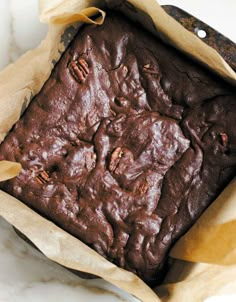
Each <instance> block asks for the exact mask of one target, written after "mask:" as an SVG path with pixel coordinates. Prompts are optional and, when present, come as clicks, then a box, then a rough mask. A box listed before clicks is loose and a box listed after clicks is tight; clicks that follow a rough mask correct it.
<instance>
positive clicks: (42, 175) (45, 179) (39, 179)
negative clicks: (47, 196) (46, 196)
mask: <svg viewBox="0 0 236 302" xmlns="http://www.w3.org/2000/svg"><path fill="white" fill-rule="evenodd" d="M48 180H49V175H48V173H47V172H46V171H43V172H41V173H39V175H38V176H37V177H36V181H37V182H38V183H39V184H45V183H47V182H48Z"/></svg>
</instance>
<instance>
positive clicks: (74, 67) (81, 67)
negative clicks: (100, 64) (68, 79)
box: [68, 58, 89, 84]
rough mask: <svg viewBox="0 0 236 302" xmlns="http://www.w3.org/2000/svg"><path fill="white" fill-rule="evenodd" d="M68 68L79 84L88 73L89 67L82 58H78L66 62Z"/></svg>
mask: <svg viewBox="0 0 236 302" xmlns="http://www.w3.org/2000/svg"><path fill="white" fill-rule="evenodd" d="M68 68H69V71H70V74H71V75H72V76H73V78H74V79H75V80H76V81H77V82H78V83H79V84H82V83H84V82H85V80H86V78H87V76H88V74H89V68H88V63H87V62H86V61H85V60H84V59H82V58H80V59H78V60H76V61H70V63H69V64H68Z"/></svg>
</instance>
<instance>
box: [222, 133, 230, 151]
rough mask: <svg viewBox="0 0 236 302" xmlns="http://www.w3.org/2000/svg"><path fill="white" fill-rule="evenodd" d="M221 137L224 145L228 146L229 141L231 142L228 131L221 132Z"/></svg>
mask: <svg viewBox="0 0 236 302" xmlns="http://www.w3.org/2000/svg"><path fill="white" fill-rule="evenodd" d="M220 139H221V144H222V146H224V147H227V146H228V142H229V138H228V135H227V134H226V133H224V132H221V133H220Z"/></svg>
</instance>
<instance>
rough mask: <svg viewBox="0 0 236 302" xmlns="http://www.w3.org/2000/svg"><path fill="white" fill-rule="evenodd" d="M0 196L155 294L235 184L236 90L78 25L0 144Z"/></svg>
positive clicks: (143, 38)
mask: <svg viewBox="0 0 236 302" xmlns="http://www.w3.org/2000/svg"><path fill="white" fill-rule="evenodd" d="M3 159H5V160H10V161H16V162H20V163H21V164H22V167H23V169H22V171H21V173H20V175H19V176H18V177H16V178H14V179H12V180H9V181H6V182H2V183H1V185H0V187H1V188H2V189H3V190H4V191H6V192H8V193H9V194H11V195H13V196H15V197H16V198H18V199H20V200H22V201H23V202H24V203H26V204H27V205H28V206H30V207H31V208H33V209H34V210H36V211H37V212H39V213H40V214H42V215H43V216H45V217H47V218H48V219H50V220H51V221H53V222H55V223H56V224H57V225H58V226H60V227H61V228H63V229H64V230H66V231H68V232H69V233H71V234H73V235H74V236H76V237H77V238H79V239H80V240H82V241H83V242H85V243H86V244H87V245H89V246H90V247H92V248H93V249H94V250H96V251H97V252H98V253H99V254H101V255H102V256H104V257H105V258H107V259H108V260H110V261H111V262H113V263H115V264H117V265H118V266H120V267H122V268H125V269H127V270H129V271H131V272H134V273H135V274H137V275H138V276H140V277H141V278H142V279H143V280H144V281H145V282H146V283H147V284H149V285H151V286H154V285H156V284H158V283H160V282H161V280H162V278H163V276H164V272H163V269H164V267H165V263H166V259H167V254H168V251H169V249H170V247H171V246H172V245H173V243H174V242H175V241H176V240H177V239H178V238H179V237H180V236H181V235H182V234H183V233H184V232H185V231H186V230H187V229H188V228H189V227H190V226H191V225H192V224H193V223H194V222H195V221H196V219H197V218H198V217H199V215H200V214H201V213H202V212H203V211H204V209H206V207H207V206H208V205H209V204H210V203H211V202H212V201H214V199H215V198H216V197H217V196H218V195H219V193H220V192H221V191H222V190H223V189H224V187H225V186H226V185H227V184H228V183H229V181H230V180H231V179H232V178H233V177H234V175H235V166H236V90H235V87H233V86H230V85H229V84H226V83H225V82H224V80H222V79H220V78H218V77H217V76H216V75H214V74H213V73H211V72H210V71H208V70H207V69H205V68H204V67H202V66H200V65H199V64H197V63H196V62H194V61H192V59H190V58H188V57H186V56H185V55H184V54H182V53H180V52H179V51H178V50H176V49H174V48H172V47H170V46H168V45H166V44H165V43H164V42H162V41H160V40H158V39H157V38H156V37H154V36H153V35H152V34H150V33H148V32H147V31H146V30H145V29H143V28H142V27H141V26H140V25H138V24H136V23H133V22H131V21H130V20H128V19H126V18H125V17H123V16H122V15H120V14H118V13H117V12H108V14H107V17H106V20H105V22H104V24H103V25H102V26H96V25H85V26H84V27H83V28H82V29H80V30H79V32H78V34H77V36H76V37H75V39H74V40H73V41H72V43H71V44H70V46H69V47H68V49H67V50H66V51H65V53H64V54H63V55H62V57H61V59H60V61H59V62H58V63H57V65H56V66H55V68H54V69H53V71H52V74H51V76H50V78H49V79H48V80H47V82H46V83H45V85H44V87H43V88H42V90H41V91H40V93H39V94H38V95H36V96H35V97H34V99H33V100H32V102H31V104H30V106H29V107H28V109H27V110H26V112H25V114H24V115H23V117H22V118H21V119H20V120H19V121H18V122H17V123H16V125H15V126H14V127H13V129H12V130H11V132H10V133H9V134H8V135H7V137H6V139H5V140H4V142H3V143H2V144H1V145H0V160H3Z"/></svg>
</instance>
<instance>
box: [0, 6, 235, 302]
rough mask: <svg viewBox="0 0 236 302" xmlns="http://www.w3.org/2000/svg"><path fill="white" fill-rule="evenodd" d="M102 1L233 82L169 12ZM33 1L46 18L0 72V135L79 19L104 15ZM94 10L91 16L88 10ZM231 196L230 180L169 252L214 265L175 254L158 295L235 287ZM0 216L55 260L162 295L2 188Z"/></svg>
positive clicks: (204, 293)
mask: <svg viewBox="0 0 236 302" xmlns="http://www.w3.org/2000/svg"><path fill="white" fill-rule="evenodd" d="M107 2H108V4H109V5H110V6H116V8H118V9H120V10H122V11H123V12H124V13H125V14H127V15H128V16H130V17H131V18H133V19H137V20H141V21H142V23H143V24H144V25H145V26H146V27H148V28H149V29H150V30H151V31H152V32H154V33H156V34H157V35H159V36H162V37H165V39H168V40H169V41H170V43H171V44H173V45H175V47H177V48H180V49H181V50H183V51H184V52H186V53H188V54H191V55H193V56H194V57H195V58H197V59H199V60H200V61H201V62H202V63H204V64H206V65H208V66H209V68H211V69H213V70H214V71H215V72H217V73H218V74H220V75H221V76H223V77H225V79H226V80H228V81H230V82H234V83H235V81H236V75H235V73H234V72H233V70H232V69H231V68H230V67H229V66H228V65H227V63H226V62H225V61H224V60H223V59H222V58H221V57H220V55H219V54H218V53H217V52H216V51H215V50H213V49H211V48H210V47H209V46H207V45H205V44H204V43H203V42H202V41H201V40H200V39H198V38H197V37H196V36H195V35H193V34H191V33H189V32H188V31H187V30H185V29H184V28H183V27H182V26H181V25H180V24H178V23H177V22H176V21H175V20H174V19H172V18H171V17H169V16H168V15H167V14H166V13H165V12H164V11H163V10H162V9H161V7H160V6H159V5H158V3H157V2H156V1H155V0H145V1H142V0H130V1H129V2H128V1H107ZM39 3H40V11H41V14H40V19H41V20H42V21H43V22H47V23H48V24H49V30H48V34H47V37H46V39H45V40H44V41H42V43H41V44H40V45H39V47H38V48H36V49H34V50H32V51H30V52H28V53H26V54H25V55H23V56H22V57H21V58H20V59H19V60H18V61H17V62H16V63H15V64H12V65H10V66H8V67H7V68H6V69H5V70H4V71H3V72H1V73H0V141H2V140H3V139H4V137H5V135H6V134H7V132H8V131H9V130H10V129H11V127H12V126H13V125H14V124H15V122H16V121H17V120H18V119H19V118H20V115H21V114H22V113H23V111H24V110H25V109H26V108H27V106H28V104H29V102H30V101H31V99H32V97H33V96H34V95H35V94H36V93H37V92H38V91H39V90H40V89H41V87H42V85H43V84H44V82H45V81H46V79H47V78H48V77H49V75H50V72H51V70H52V68H53V65H54V64H55V62H56V61H57V60H58V59H59V58H60V55H61V53H62V51H63V50H64V49H65V47H66V46H67V45H68V43H69V42H70V41H71V39H72V38H73V36H74V34H75V32H76V30H77V29H78V27H79V26H80V21H82V22H87V23H96V24H101V23H102V22H103V20H104V17H105V14H104V13H103V11H101V10H100V9H97V8H96V7H99V8H104V7H105V4H106V3H105V1H96V0H86V1H85V0H84V1H82V0H50V1H47V0H40V1H39ZM137 9H138V10H137ZM140 10H141V12H140ZM95 15H96V19H95V21H94V20H93V19H91V17H92V16H95ZM148 16H150V17H151V18H150V17H148ZM76 21H77V22H76ZM75 22H76V23H75ZM153 24H154V26H153ZM156 29H157V30H158V32H156ZM6 79H7V80H6ZM19 169H20V166H19V165H18V164H17V163H10V162H8V163H7V162H0V180H5V179H8V178H11V177H14V176H15V175H16V174H17V173H18V172H19ZM235 202H236V188H235V181H233V182H232V183H231V185H230V186H228V187H227V188H226V190H225V191H224V192H223V194H222V195H221V196H220V197H219V198H218V199H217V200H216V201H215V202H214V203H213V204H212V206H211V207H210V208H208V210H207V211H206V212H205V213H204V215H203V216H202V217H201V218H200V220H199V222H198V223H197V224H196V225H195V226H194V227H193V228H192V229H191V230H190V231H189V232H188V233H187V234H186V235H185V236H184V237H183V239H180V241H179V242H178V243H177V245H176V246H175V247H174V249H173V250H172V253H171V255H172V256H174V257H178V258H180V259H186V260H188V261H195V262H199V261H205V262H208V263H215V265H212V264H201V263H195V264H192V263H189V262H184V261H179V260H176V261H174V263H173V265H172V267H171V270H170V272H169V273H168V275H167V278H166V282H168V283H169V284H167V285H163V286H161V287H159V288H157V289H156V293H158V294H159V296H161V297H162V300H163V301H181V302H182V301H193V297H194V302H197V301H203V298H206V297H208V296H210V295H213V294H221V293H236V286H235V285H236V284H235V275H236V263H235V260H236V255H235V251H236V244H235V243H234V240H233V237H234V234H235V227H236V212H235V208H236V207H235V205H234V203H235ZM0 215H1V216H2V217H4V218H5V219H6V220H7V221H8V222H9V223H11V224H12V225H13V226H15V227H16V228H17V229H18V230H19V231H21V232H22V233H23V234H24V235H25V236H26V237H28V238H29V239H30V240H31V241H32V243H34V244H35V246H37V247H38V248H39V250H41V251H42V252H43V253H44V254H45V255H46V256H47V257H48V258H50V259H52V260H54V261H56V262H57V263H59V264H62V265H63V266H65V267H68V268H72V269H74V270H80V271H83V272H88V273H92V274H94V275H98V276H100V277H102V278H104V279H105V280H107V281H109V282H111V283H112V284H114V285H116V286H118V287H120V288H122V289H124V290H126V291H128V292H129V293H131V294H133V295H134V296H136V297H137V298H139V299H140V300H142V301H145V302H155V301H160V299H159V298H158V296H157V294H156V293H155V292H154V291H153V290H151V289H150V288H149V287H148V286H147V285H146V284H145V283H144V282H143V281H142V280H140V279H139V278H138V277H137V276H135V275H134V274H132V273H130V272H127V271H125V270H123V269H120V268H118V267H116V266H115V265H114V264H112V263H110V262H109V261H107V260H106V259H104V258H103V257H101V256H100V255H98V254H97V253H96V252H95V251H93V250H92V249H90V248H89V247H88V246H86V245H84V244H83V243H82V242H81V241H79V240H78V239H76V238H74V237H73V236H71V235H69V234H68V233H66V232H65V231H63V230H62V229H60V228H59V227H57V226H55V225H54V224H53V223H51V222H50V221H48V220H46V219H44V218H43V217H41V216H40V215H38V214H37V213H35V212H34V211H33V210H31V209H30V208H28V207H27V206H25V205H24V204H23V203H21V202H20V201H19V200H17V199H15V198H13V197H12V196H10V195H8V194H6V193H4V192H2V191H0ZM206 230H207V232H206ZM209 230H210V232H209ZM214 247H216V249H217V251H216V249H215V248H214ZM216 264H227V266H219V265H216Z"/></svg>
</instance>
